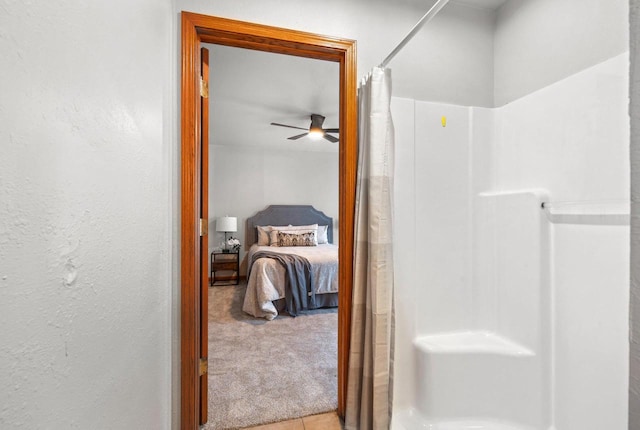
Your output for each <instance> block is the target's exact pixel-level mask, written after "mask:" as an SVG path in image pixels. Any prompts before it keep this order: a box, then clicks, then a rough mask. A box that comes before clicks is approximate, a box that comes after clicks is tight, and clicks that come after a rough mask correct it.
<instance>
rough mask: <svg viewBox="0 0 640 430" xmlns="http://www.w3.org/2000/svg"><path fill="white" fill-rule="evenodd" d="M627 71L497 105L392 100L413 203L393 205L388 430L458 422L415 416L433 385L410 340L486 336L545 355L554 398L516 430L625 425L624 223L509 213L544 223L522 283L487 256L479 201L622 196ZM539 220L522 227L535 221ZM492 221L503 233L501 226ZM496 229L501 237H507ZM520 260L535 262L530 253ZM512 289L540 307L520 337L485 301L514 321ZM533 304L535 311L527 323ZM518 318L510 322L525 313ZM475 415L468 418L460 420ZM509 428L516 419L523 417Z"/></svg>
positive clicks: (401, 187) (547, 393)
mask: <svg viewBox="0 0 640 430" xmlns="http://www.w3.org/2000/svg"><path fill="white" fill-rule="evenodd" d="M627 73H628V55H627V54H623V55H620V56H617V57H614V58H611V59H610V60H607V61H605V62H603V63H601V64H598V65H596V66H593V67H591V68H589V69H586V70H583V71H582V72H580V73H577V74H575V75H572V76H570V77H568V78H566V79H563V80H561V81H559V82H556V83H554V84H553V85H551V86H548V87H546V88H543V89H541V90H539V91H536V92H535V93H532V94H529V95H528V96H525V97H523V98H521V99H518V100H516V101H515V102H513V103H510V104H507V105H505V106H503V107H501V108H496V109H487V108H474V107H462V106H452V105H443V104H438V103H429V102H422V101H414V100H408V99H394V100H393V102H392V111H393V114H394V124H395V128H396V147H397V164H398V168H397V171H398V172H399V173H398V176H397V177H396V193H398V194H399V195H402V196H406V197H408V196H411V195H413V196H414V197H413V198H397V199H396V208H395V217H396V272H397V274H396V308H397V315H398V317H397V318H398V319H397V325H398V328H399V330H398V333H399V335H398V337H397V347H396V355H395V371H396V374H395V383H394V387H395V392H394V425H393V428H397V429H401V428H406V429H411V428H415V426H417V425H418V424H416V423H417V422H419V420H420V419H429V420H432V421H433V420H436V421H437V420H443V421H449V422H450V421H452V420H455V419H460V418H461V417H456V416H453V415H455V414H454V413H453V412H452V411H451V410H448V412H447V413H448V415H449V416H438V417H430V416H427V417H425V416H417V415H416V414H415V413H413V415H412V412H411V411H414V412H415V411H418V412H420V405H419V404H418V403H420V397H421V396H422V394H421V393H422V391H421V390H422V389H421V387H424V386H427V385H428V384H429V383H430V381H429V380H416V377H415V375H416V374H419V370H421V366H422V365H423V364H421V363H422V361H421V360H422V359H421V355H420V352H419V351H417V350H416V348H414V347H413V345H412V342H414V341H415V340H416V339H417V338H420V337H424V336H429V335H432V336H433V335H440V334H443V333H452V332H462V331H465V332H468V331H482V330H491V331H498V332H499V333H498V334H500V335H503V336H506V337H507V338H509V339H511V340H514V341H517V342H518V343H519V344H520V345H524V346H526V347H531V348H532V350H533V351H534V352H535V354H537V355H539V356H542V361H541V362H540V366H538V365H536V366H538V367H536V369H538V371H540V372H542V373H541V375H542V376H540V378H542V379H544V378H546V377H548V381H547V382H548V383H543V384H542V385H541V386H538V387H536V389H539V390H540V392H539V393H537V394H536V396H537V397H536V398H539V399H540V398H541V397H540V396H542V398H547V397H548V404H546V403H545V402H544V401H543V402H542V403H540V408H541V409H540V411H541V412H540V417H539V419H538V420H534V421H535V422H534V421H532V420H530V419H528V418H527V419H526V420H524V419H523V420H524V421H526V422H524V421H523V422H522V423H521V425H522V427H514V428H535V429H536V430H538V429H544V430H546V429H547V428H554V429H556V430H572V429H577V428H579V429H581V430H591V429H593V430H599V429H602V428H607V429H612V430H617V429H620V430H622V429H624V428H626V422H627V401H626V399H627V375H628V364H627V363H628V326H627V317H628V279H629V271H628V270H629V269H628V267H629V256H628V243H629V242H628V241H629V227H628V226H627V225H603V224H598V225H591V224H589V223H587V222H585V223H580V221H579V219H580V218H579V217H578V223H579V224H575V223H572V224H565V223H562V224H557V223H551V222H549V219H548V218H547V217H545V216H540V215H541V214H544V211H542V210H541V209H539V208H538V206H537V205H535V204H531V203H526V204H527V205H529V206H522V205H520V206H517V207H516V206H514V210H513V211H512V212H509V213H510V214H511V215H509V213H507V212H504V213H501V215H504V216H512V217H514V219H515V221H516V224H514V226H515V227H517V225H518V224H517V221H518V219H520V218H519V217H524V216H525V215H526V212H524V213H518V211H521V210H522V208H523V207H531V208H532V209H531V210H532V211H540V212H539V213H538V214H532V216H533V215H536V216H537V217H539V219H541V220H542V225H541V228H542V230H540V233H539V234H538V236H540V235H548V247H547V248H545V245H544V241H541V242H540V241H538V242H535V241H533V240H534V237H533V236H532V237H530V238H527V235H526V234H525V235H523V236H522V242H520V243H530V244H534V242H535V243H538V245H535V246H541V248H540V249H541V250H543V252H541V254H540V255H541V256H542V257H541V259H540V262H538V263H536V264H537V266H536V267H538V266H539V271H540V273H539V274H538V275H539V280H538V281H535V282H529V281H530V279H523V281H524V282H517V281H518V279H517V276H518V270H513V267H509V268H507V267H506V265H507V264H508V263H507V262H506V261H508V260H504V258H505V257H503V260H500V259H496V258H493V257H487V255H490V254H491V252H489V251H488V248H486V243H487V237H488V236H487V234H488V233H487V231H488V230H487V228H489V227H488V224H487V223H486V222H485V221H486V219H485V220H483V219H482V216H483V215H482V214H483V213H484V214H485V216H486V210H485V209H486V208H484V209H483V206H482V205H483V204H485V205H486V199H487V198H488V197H487V196H489V197H490V196H493V195H497V196H498V197H497V199H498V201H501V200H499V199H500V198H502V197H501V196H503V195H504V193H507V195H509V193H510V192H516V194H517V195H523V196H524V195H526V193H525V194H522V193H521V192H522V191H524V190H534V189H535V190H543V191H542V193H539V194H535V195H537V196H539V198H540V199H543V200H549V201H552V202H554V201H567V200H570V201H592V200H603V199H606V200H610V199H620V200H624V199H627V198H628V195H629V154H628V148H629V119H628V115H627V105H628V90H627V84H628V78H627ZM443 117H446V127H443V124H442V119H443ZM518 193H520V194H518ZM545 193H547V194H548V196H546V197H543V196H544V195H545ZM481 194H482V195H481ZM517 195H516V200H514V201H517V199H518V198H520V197H517ZM509 198H510V197H509ZM482 199H485V200H484V201H485V203H483V200H482ZM505 201H507V200H505ZM523 203H524V201H523ZM500 204H505V203H500ZM507 206H508V205H507ZM505 207H506V206H505ZM507 210H508V209H507ZM483 211H484V212H483ZM505 214H506V215H505ZM534 221H535V220H534V219H532V220H531V221H525V219H524V218H522V222H523V223H526V222H529V224H527V225H531V226H533V225H535V223H534V224H531V222H534ZM496 222H497V224H499V225H500V226H504V225H505V223H506V222H507V219H506V218H505V219H503V220H498V221H496ZM523 226H524V224H523ZM527 228H528V229H531V227H527ZM513 232H517V229H516V230H513ZM545 232H546V233H545ZM492 234H494V237H496V238H498V240H499V238H500V234H498V233H495V231H494V233H492ZM503 235H504V233H503ZM511 235H513V233H511ZM529 236H531V235H529ZM509 238H511V236H509ZM527 241H528V242H527ZM514 243H515V242H514ZM398 244H403V245H402V246H400V247H399V246H398ZM505 244H506V242H505V243H503V245H502V246H503V247H505V246H506V248H508V246H507V245H505ZM506 248H505V249H506ZM545 249H546V251H544V250H545ZM507 251H508V250H507ZM514 252H516V253H517V252H519V254H518V255H522V256H525V255H527V254H526V252H527V250H526V249H521V250H515V251H514ZM502 255H503V256H504V255H507V256H508V252H506V253H503V254H502ZM531 255H537V254H531ZM494 257H495V256H494ZM492 258H493V259H492ZM514 261H516V262H517V259H515V260H514ZM491 264H494V265H496V267H493V268H491V267H490V266H491ZM501 264H502V265H503V266H504V268H505V269H511V272H510V273H511V274H510V275H509V274H508V273H507V272H506V271H504V270H503V271H501V267H500V265H501ZM523 267H524V269H523V270H526V268H527V267H528V266H527V265H524V266H523ZM491 270H494V271H496V273H497V275H496V276H497V277H498V278H500V276H502V278H500V279H502V281H501V282H502V283H501V284H500V282H498V284H500V285H501V286H496V285H497V284H496V281H495V279H494V281H491V279H492V278H491V277H488V275H487V273H489V272H490V271H491ZM494 278H495V276H494ZM527 278H531V276H528V277H527ZM527 282H529V284H527ZM510 283H513V285H514V286H513V291H514V292H517V291H518V290H517V288H520V289H521V290H520V292H519V293H517V294H512V296H513V297H512V300H516V299H518V297H524V296H528V297H530V298H529V299H526V300H528V301H531V302H534V303H531V307H530V308H527V307H526V306H525V307H523V309H522V310H521V311H520V312H519V314H520V315H522V318H521V319H522V321H525V320H526V321H529V322H530V324H528V325H527V324H524V325H522V326H521V327H523V328H522V329H518V328H516V329H513V328H512V327H510V326H509V324H502V327H501V326H500V324H499V319H500V318H499V317H498V316H496V315H492V314H491V309H492V308H491V306H498V307H499V306H503V308H502V310H503V311H507V312H506V314H505V313H504V312H503V314H502V315H507V314H508V313H509V312H508V309H507V308H506V307H505V303H507V302H508V300H509V299H508V296H509V294H510V292H511V291H512V290H511V289H510V287H509V285H510ZM516 284H517V285H516ZM500 288H503V290H500ZM533 290H535V291H533ZM500 291H502V292H500ZM496 292H497V293H496ZM513 303H517V302H513ZM524 303H525V304H526V303H527V302H526V301H525V302H524ZM531 309H536V311H535V312H534V313H535V315H532V314H529V315H528V316H526V317H524V315H526V313H527V312H528V310H531ZM512 314H513V315H512V316H511V317H509V318H512V319H513V318H516V317H517V313H516V312H512ZM533 318H537V319H538V321H531V319H533ZM518 324H520V323H518ZM527 327H528V328H527ZM518 330H520V331H518ZM532 336H533V337H532ZM429 339H433V338H429ZM438 339H440V338H438ZM532 339H533V340H535V341H533V340H532ZM538 340H539V342H537V341H538ZM430 363H436V364H437V359H436V358H434V359H432V360H431V361H430ZM545 375H546V376H545ZM426 378H427V379H429V375H426ZM545 384H546V385H545ZM429 395H433V393H430V394H429ZM523 401H524V400H523ZM424 410H428V408H427V409H424V408H423V409H422V412H424ZM469 413H471V412H469V411H461V414H463V415H464V414H467V416H465V417H464V418H465V419H469V418H470V417H469V416H468V414H469ZM422 415H424V414H422ZM406 416H413V418H411V419H409V420H406V419H404V418H406ZM523 416H524V415H523ZM471 418H473V417H471ZM481 418H483V419H485V420H486V419H488V418H492V417H481ZM493 418H495V419H500V417H493ZM508 419H510V420H511V421H512V422H516V425H517V424H518V422H517V417H515V418H514V417H512V416H510V417H508ZM412 420H413V421H412ZM416 420H418V421H416ZM525 425H529V426H530V427H524V426H525ZM452 428H458V427H452ZM460 428H461V427H460ZM484 428H493V427H484ZM509 428H511V427H509Z"/></svg>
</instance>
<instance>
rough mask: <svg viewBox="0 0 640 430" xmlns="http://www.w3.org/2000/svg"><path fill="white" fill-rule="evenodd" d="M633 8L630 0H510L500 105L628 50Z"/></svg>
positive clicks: (501, 49) (501, 18)
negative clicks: (630, 9)
mask: <svg viewBox="0 0 640 430" xmlns="http://www.w3.org/2000/svg"><path fill="white" fill-rule="evenodd" d="M628 12H629V5H628V0H606V1H603V0H509V1H508V2H507V3H505V4H504V5H503V6H502V7H500V8H499V9H498V13H497V21H496V31H495V36H494V44H495V45H494V50H495V59H494V70H495V75H494V86H495V106H502V105H504V104H506V103H509V102H511V101H513V100H516V99H518V98H520V97H523V96H525V95H526V94H529V93H531V92H533V91H535V90H538V89H541V88H543V87H546V86H548V85H550V84H552V83H554V82H556V81H558V80H560V79H563V78H566V77H568V76H570V75H573V74H574V73H577V72H579V71H580V70H583V69H585V68H587V67H590V66H592V65H594V64H597V63H600V62H602V61H604V60H607V59H609V58H611V57H614V56H617V55H619V54H622V53H623V52H626V51H627V50H628V49H629V42H628V41H629V26H628V25H627V17H628ZM541 29H544V31H541Z"/></svg>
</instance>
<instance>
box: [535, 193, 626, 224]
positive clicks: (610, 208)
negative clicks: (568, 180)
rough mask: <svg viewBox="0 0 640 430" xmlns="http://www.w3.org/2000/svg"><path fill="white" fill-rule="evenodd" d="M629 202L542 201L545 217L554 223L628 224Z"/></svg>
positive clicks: (614, 200)
mask: <svg viewBox="0 0 640 430" xmlns="http://www.w3.org/2000/svg"><path fill="white" fill-rule="evenodd" d="M630 205H631V204H630V202H629V200H623V199H617V200H616V199H612V200H581V201H580V200H578V201H557V202H543V203H542V204H541V205H540V206H541V209H542V210H544V211H545V213H546V215H547V218H548V219H549V221H551V222H552V223H556V224H590V225H629V215H630Z"/></svg>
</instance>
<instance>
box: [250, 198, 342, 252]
mask: <svg viewBox="0 0 640 430" xmlns="http://www.w3.org/2000/svg"><path fill="white" fill-rule="evenodd" d="M307 224H318V225H328V226H329V227H327V239H329V243H333V219H332V218H331V217H328V216H326V215H325V214H324V213H322V212H321V211H319V210H317V209H315V208H314V207H313V206H311V205H271V206H268V207H267V208H266V209H264V210H262V211H260V212H258V213H257V214H255V215H254V216H252V217H251V218H247V229H246V230H245V243H246V246H247V249H249V248H250V247H251V245H253V244H254V243H256V242H257V241H258V231H257V230H256V226H258V225H307Z"/></svg>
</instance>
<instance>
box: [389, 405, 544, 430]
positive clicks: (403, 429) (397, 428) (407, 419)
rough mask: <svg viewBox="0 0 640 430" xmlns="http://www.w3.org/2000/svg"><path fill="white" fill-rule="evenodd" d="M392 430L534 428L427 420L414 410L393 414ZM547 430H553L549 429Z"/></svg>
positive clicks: (476, 422)
mask: <svg viewBox="0 0 640 430" xmlns="http://www.w3.org/2000/svg"><path fill="white" fill-rule="evenodd" d="M391 429H392V430H535V428H534V427H529V426H524V425H521V424H515V423H509V422H505V421H492V420H486V419H472V418H467V419H464V420H439V421H438V420H427V419H425V418H424V417H422V416H421V414H420V413H419V412H418V411H416V410H415V409H411V410H409V411H402V412H400V413H398V414H394V417H393V423H392V425H391ZM549 430H553V429H552V428H550V429H549Z"/></svg>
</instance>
